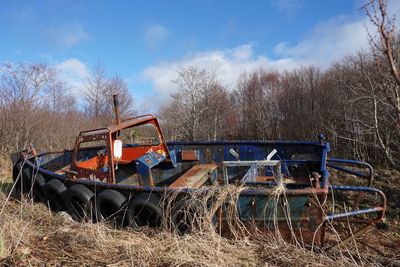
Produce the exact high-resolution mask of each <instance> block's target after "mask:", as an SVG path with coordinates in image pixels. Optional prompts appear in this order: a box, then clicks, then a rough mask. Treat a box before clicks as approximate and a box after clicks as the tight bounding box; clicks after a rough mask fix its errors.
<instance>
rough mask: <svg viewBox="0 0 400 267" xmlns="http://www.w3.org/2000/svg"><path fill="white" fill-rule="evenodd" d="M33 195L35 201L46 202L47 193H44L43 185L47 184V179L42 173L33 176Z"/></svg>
mask: <svg viewBox="0 0 400 267" xmlns="http://www.w3.org/2000/svg"><path fill="white" fill-rule="evenodd" d="M32 182H33V185H32V191H31V194H32V197H33V200H34V201H37V202H45V201H46V195H45V194H44V191H43V187H44V185H45V184H46V180H45V179H44V177H43V176H42V175H41V174H40V173H36V174H35V176H34V177H33V178H32Z"/></svg>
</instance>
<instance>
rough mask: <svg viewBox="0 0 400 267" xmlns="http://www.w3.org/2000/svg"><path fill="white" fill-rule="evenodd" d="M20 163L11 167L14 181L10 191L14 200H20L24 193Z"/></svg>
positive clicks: (24, 187)
mask: <svg viewBox="0 0 400 267" xmlns="http://www.w3.org/2000/svg"><path fill="white" fill-rule="evenodd" d="M21 168H22V162H21V161H18V162H17V163H15V165H14V166H13V180H14V186H13V189H12V196H13V197H14V198H20V197H21V194H22V193H23V192H26V191H27V189H26V186H25V184H24V183H23V178H22V170H21Z"/></svg>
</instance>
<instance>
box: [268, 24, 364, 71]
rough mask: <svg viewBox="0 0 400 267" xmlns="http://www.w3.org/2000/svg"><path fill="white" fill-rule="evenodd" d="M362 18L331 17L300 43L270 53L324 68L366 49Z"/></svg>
mask: <svg viewBox="0 0 400 267" xmlns="http://www.w3.org/2000/svg"><path fill="white" fill-rule="evenodd" d="M368 25H369V21H368V20H367V19H366V18H363V19H359V20H351V19H349V18H348V17H335V18H333V19H331V20H329V21H326V22H322V23H320V24H318V25H317V26H316V27H315V28H314V29H313V30H312V31H311V32H310V33H309V34H308V35H307V36H306V38H304V39H303V40H302V41H300V42H299V43H297V44H295V45H290V44H289V43H287V42H285V41H284V42H281V43H279V44H278V45H276V46H275V48H274V52H275V53H276V54H277V55H278V56H280V57H285V58H292V59H293V60H295V61H301V62H303V63H307V64H314V65H317V66H320V67H323V68H324V67H327V66H329V64H331V63H332V62H334V61H336V60H338V59H340V58H342V57H343V56H344V55H346V54H352V53H356V52H358V51H360V50H361V49H367V48H368V33H367V31H366V26H368Z"/></svg>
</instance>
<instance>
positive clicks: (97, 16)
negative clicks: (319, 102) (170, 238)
mask: <svg viewBox="0 0 400 267" xmlns="http://www.w3.org/2000/svg"><path fill="white" fill-rule="evenodd" d="M365 2H366V1H362V0H356V1H351V0H326V1H317V0H264V1H262V0H260V1H256V0H254V1H222V0H221V1H217V0H203V1H200V0H176V1H174V0H171V1H73V0H68V1H64V0H53V1H50V0H48V1H46V0H43V1H38V0H37V1H13V0H10V1H1V3H0V33H1V35H0V36H1V44H0V62H5V61H7V62H46V63H49V64H51V65H54V66H56V67H57V68H59V69H60V71H61V72H62V75H63V77H64V79H65V80H67V81H68V82H69V83H70V87H71V90H72V91H73V92H74V93H75V94H79V86H80V85H81V84H82V82H83V81H84V80H85V79H86V77H87V76H88V75H89V70H90V69H91V68H93V66H95V65H96V64H101V65H103V66H104V67H105V69H106V71H107V73H108V74H109V75H110V76H111V75H114V74H118V75H120V76H122V77H123V78H124V79H126V80H127V81H128V84H129V87H130V90H131V92H132V94H133V95H134V97H135V99H136V102H137V105H138V106H137V109H138V110H139V111H143V112H145V111H154V110H156V109H155V108H156V107H158V106H159V105H160V104H161V103H162V102H164V101H167V100H168V96H169V93H170V92H172V91H173V90H175V87H174V84H173V82H172V80H174V79H175V78H176V71H177V70H178V69H179V68H183V67H185V66H188V65H199V66H200V67H204V68H208V69H211V70H213V71H215V72H216V73H217V75H218V77H219V78H220V80H221V82H223V83H224V84H225V85H226V86H227V87H229V88H233V87H234V85H235V82H236V79H237V77H238V75H239V74H240V73H241V72H243V71H251V70H253V69H257V68H264V69H272V70H278V71H282V70H285V69H293V68H296V67H298V66H301V65H303V64H314V65H317V66H320V67H321V68H326V67H327V66H329V64H330V63H332V62H334V61H336V60H339V59H340V58H341V57H342V56H343V55H345V54H348V53H354V52H355V51H357V50H359V49H365V48H366V47H367V40H366V32H365V25H366V24H368V20H367V19H366V17H365V14H364V12H363V11H361V10H359V8H360V7H361V6H362V5H363V4H364V3H365ZM399 2H400V1H394V3H392V4H391V5H392V6H393V8H392V10H395V11H398V10H400V9H399ZM150 103H152V104H151V105H150ZM154 103H155V104H154Z"/></svg>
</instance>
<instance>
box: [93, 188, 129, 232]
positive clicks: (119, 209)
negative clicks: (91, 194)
mask: <svg viewBox="0 0 400 267" xmlns="http://www.w3.org/2000/svg"><path fill="white" fill-rule="evenodd" d="M95 202H96V203H95V204H96V219H97V220H98V221H103V220H112V221H115V222H116V223H118V224H121V223H122V219H123V217H124V214H123V207H124V205H125V203H126V197H125V196H124V195H123V194H121V193H120V192H118V191H115V190H112V189H106V190H104V191H102V192H101V193H100V194H98V195H96V198H95Z"/></svg>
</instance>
